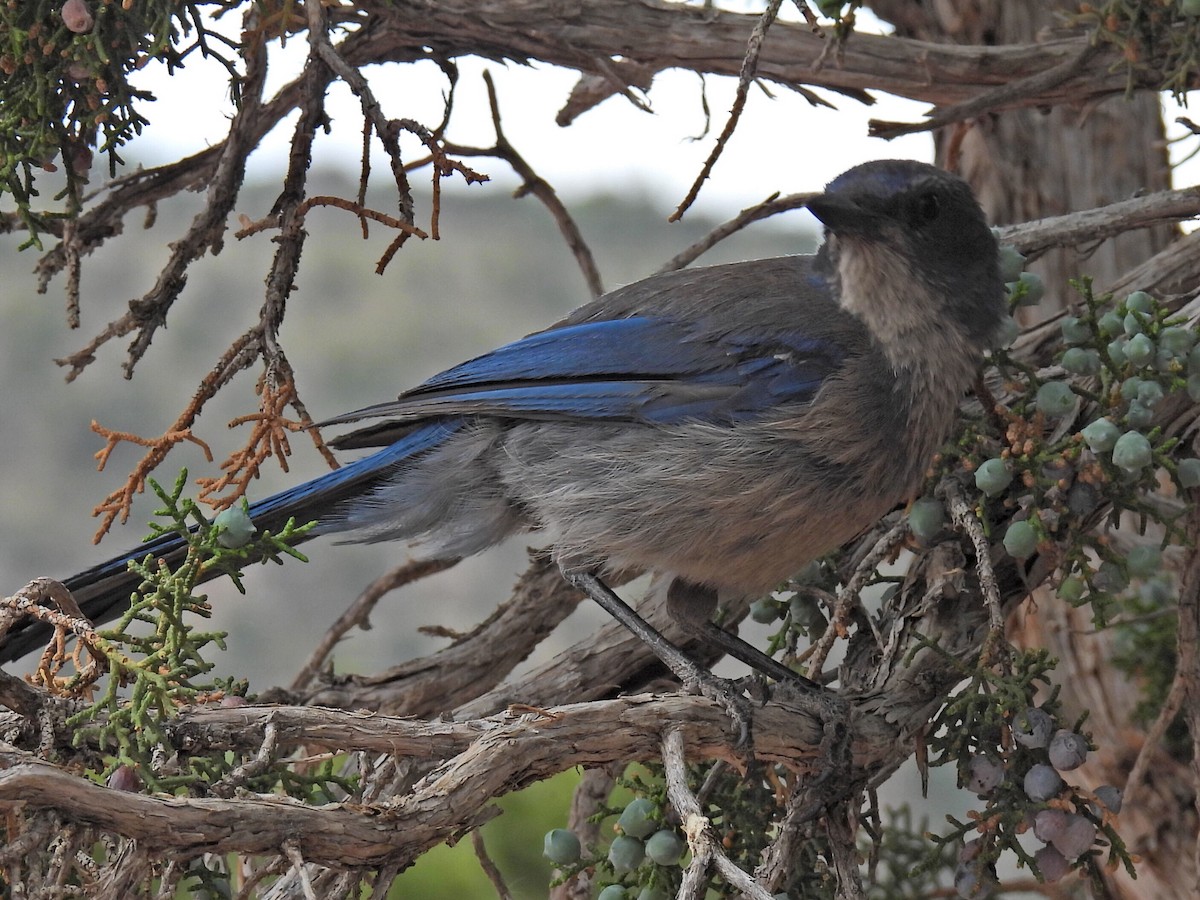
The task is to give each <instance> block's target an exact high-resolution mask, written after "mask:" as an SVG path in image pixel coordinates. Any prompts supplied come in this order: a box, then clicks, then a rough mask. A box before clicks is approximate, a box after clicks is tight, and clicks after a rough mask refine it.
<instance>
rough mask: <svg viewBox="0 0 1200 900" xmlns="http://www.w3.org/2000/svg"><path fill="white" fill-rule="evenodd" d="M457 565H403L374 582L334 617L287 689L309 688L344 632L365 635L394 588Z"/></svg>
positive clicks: (423, 562) (450, 562)
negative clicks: (357, 631)
mask: <svg viewBox="0 0 1200 900" xmlns="http://www.w3.org/2000/svg"><path fill="white" fill-rule="evenodd" d="M457 564H458V560H457V559H430V560H418V561H415V562H406V563H402V564H401V565H398V566H396V567H395V568H393V569H392V570H391V571H389V572H386V573H385V574H383V575H381V576H380V577H379V578H376V579H375V580H374V581H372V582H371V583H370V584H369V585H367V587H366V588H365V589H364V590H363V592H362V593H361V594H359V595H358V596H357V597H356V598H355V599H354V602H353V603H351V604H350V605H349V606H348V607H346V609H345V610H344V611H343V612H342V614H341V615H340V616H338V617H337V620H336V621H334V623H333V624H332V625H330V626H329V629H328V630H327V631H326V632H325V634H324V635H322V637H321V640H320V642H319V643H318V644H317V646H316V648H315V649H314V650H313V652H312V654H311V655H310V656H309V658H308V661H307V662H305V664H304V666H303V667H302V668H301V669H300V671H299V672H297V673H296V677H295V678H293V679H292V684H291V688H290V689H291V690H293V691H302V690H304V689H305V688H307V687H309V686H310V685H311V684H312V681H313V679H314V678H315V677H316V674H317V670H319V669H320V668H321V666H322V665H323V664H324V663H325V660H326V658H327V657H328V656H329V654H330V653H332V652H333V648H334V647H336V646H337V643H338V641H340V640H341V639H342V638H343V637H345V636H346V632H348V631H349V630H350V629H351V628H355V627H358V628H362V629H363V630H364V631H365V630H367V629H369V628H370V627H371V623H370V621H369V618H370V615H371V612H372V611H373V610H374V609H375V605H376V604H377V603H378V602H379V601H380V600H381V599H382V598H383V596H384V595H385V594H388V593H390V592H391V591H394V590H396V589H397V588H401V587H404V586H405V585H406V584H412V583H413V582H414V581H419V580H421V579H422V578H428V577H429V576H430V575H436V574H437V573H438V572H444V571H445V570H446V569H449V568H451V567H453V566H455V565H457Z"/></svg>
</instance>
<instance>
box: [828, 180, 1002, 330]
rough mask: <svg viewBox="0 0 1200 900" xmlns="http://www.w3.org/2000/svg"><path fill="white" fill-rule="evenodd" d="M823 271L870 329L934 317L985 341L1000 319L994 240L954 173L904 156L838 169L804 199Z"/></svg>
mask: <svg viewBox="0 0 1200 900" xmlns="http://www.w3.org/2000/svg"><path fill="white" fill-rule="evenodd" d="M808 208H809V209H810V210H811V211H812V213H813V215H815V216H816V217H817V218H818V219H820V220H821V222H822V223H824V225H825V245H824V246H823V247H822V248H821V253H820V256H821V262H820V266H821V269H822V272H823V274H825V275H826V277H827V278H830V279H831V280H832V281H833V282H834V283H835V285H836V288H837V291H838V294H839V297H840V298H841V301H842V304H843V305H844V306H845V307H846V308H847V309H849V310H850V311H851V312H854V313H856V314H857V315H859V316H861V317H862V318H864V319H865V320H866V321H867V323H868V325H869V326H871V328H872V331H874V332H875V333H876V334H877V335H878V334H881V333H887V332H889V331H892V330H893V329H899V330H900V331H912V330H925V329H924V328H923V327H921V325H922V322H924V323H925V325H927V326H928V325H931V324H933V323H934V322H935V321H937V320H940V321H941V323H942V324H943V327H944V325H946V324H952V325H956V326H957V328H958V330H959V331H960V333H961V334H962V335H963V337H965V338H966V339H967V340H968V341H969V342H971V343H972V344H975V345H976V346H978V347H984V346H986V345H987V343H988V340H989V338H990V337H991V336H992V335H993V334H994V332H995V330H996V328H997V326H998V325H999V323H1000V320H1001V318H1002V317H1003V315H1004V285H1003V283H1002V282H1001V280H1000V270H999V262H998V259H997V245H996V239H995V236H994V235H993V234H992V232H991V229H990V228H988V225H987V221H986V220H985V219H984V215H983V211H982V210H981V209H980V208H979V203H978V202H977V201H976V199H975V196H974V195H973V194H972V193H971V189H970V187H968V186H967V184H966V182H964V181H963V180H962V179H961V178H958V177H957V176H955V175H952V174H950V173H949V172H945V171H943V170H941V169H937V168H935V167H933V166H929V165H926V164H924V163H919V162H913V161H911V160H894V159H892V160H880V161H876V162H869V163H864V164H862V165H860V166H855V167H854V168H853V169H850V170H848V171H847V172H844V173H843V174H841V175H839V176H838V177H837V178H835V179H834V180H833V181H831V182H830V183H829V184H828V185H827V186H826V188H825V192H824V193H823V194H819V195H817V196H816V197H814V198H813V199H812V200H810V201H809V202H808Z"/></svg>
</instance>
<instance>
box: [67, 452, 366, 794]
mask: <svg viewBox="0 0 1200 900" xmlns="http://www.w3.org/2000/svg"><path fill="white" fill-rule="evenodd" d="M186 483H187V472H186V471H184V472H182V473H181V474H180V476H179V478H178V479H177V481H176V483H175V486H174V489H173V490H171V491H169V492H168V491H167V490H165V489H164V488H162V487H161V486H160V485H159V484H157V483H156V482H154V481H153V480H151V481H150V484H151V487H152V488H153V490H154V492H155V493H156V494H157V495H158V497H159V499H160V500H161V501H162V503H163V506H162V508H161V509H159V510H157V511H156V515H159V516H162V517H164V518H165V520H166V524H165V525H159V524H154V525H152V528H153V533H152V535H151V537H152V538H154V537H158V536H160V535H162V534H169V533H172V532H174V533H178V534H181V535H183V536H185V538H186V539H187V542H188V550H187V557H186V558H185V560H184V562H183V563H182V564H181V565H180V566H178V567H177V568H176V569H175V570H174V571H172V570H171V569H170V568H169V567H168V566H167V565H166V564H165V563H164V562H163V561H161V560H155V559H154V558H153V556H152V555H149V554H147V556H146V557H145V558H143V559H141V560H135V561H132V562H130V567H131V568H132V569H133V570H134V571H136V572H137V573H138V574H139V575H141V576H142V578H143V579H144V582H143V584H142V587H141V589H140V590H139V591H138V592H137V593H135V594H134V595H133V596H132V598H131V603H130V607H129V609H128V610H127V611H126V612H125V614H124V615H123V616H122V617H121V618H120V619H119V620H118V621H117V622H116V624H115V625H114V626H113V627H112V628H109V629H105V630H102V631H100V632H98V634H99V639H98V640H97V641H96V642H95V644H94V646H93V651H94V653H95V654H96V655H98V656H99V658H100V660H101V666H100V669H101V670H102V671H104V672H107V679H106V681H105V683H104V686H103V689H102V690H101V691H100V694H99V696H98V697H97V699H95V701H94V702H92V703H91V704H89V705H88V706H86V707H85V708H83V709H82V710H80V711H79V712H78V713H76V714H75V715H74V716H73V717H72V719H71V720H70V722H69V724H70V725H73V726H76V728H77V730H76V733H75V734H76V743H77V744H82V743H84V742H92V741H95V742H96V743H97V744H98V745H99V746H100V747H102V748H106V749H107V750H109V751H111V754H110V755H109V756H108V757H107V758H106V760H105V763H104V767H103V771H102V772H101V773H100V774H101V777H110V776H112V775H113V774H114V773H115V772H117V771H118V770H119V769H121V768H122V767H128V768H129V769H130V770H132V772H133V773H134V774H136V776H137V778H138V779H139V780H140V781H141V782H143V783H144V784H146V785H147V786H148V787H149V788H151V789H152V790H155V791H166V792H172V791H176V790H181V789H182V790H187V791H191V792H193V793H203V792H204V786H205V785H206V784H211V783H212V782H214V781H216V780H218V779H219V778H221V777H222V776H224V775H225V774H227V773H228V772H229V771H231V770H232V769H233V768H234V767H235V766H236V765H239V764H240V763H241V760H240V759H236V758H234V757H233V756H232V755H231V754H225V753H216V754H212V755H207V756H204V755H198V756H193V757H189V758H187V759H185V760H180V761H179V765H177V766H175V767H174V768H173V770H172V771H171V772H170V774H165V773H163V772H161V771H160V767H159V766H157V765H155V762H154V760H155V755H156V753H159V752H160V751H161V750H162V748H163V746H164V743H165V729H166V728H168V727H169V723H170V721H171V719H172V718H173V717H174V716H175V715H176V714H177V713H178V711H179V710H180V709H182V708H184V707H187V706H191V705H194V704H196V703H199V702H205V701H208V700H211V699H214V698H219V697H222V696H242V695H245V693H246V691H247V685H246V683H245V682H237V681H235V680H234V679H232V678H216V677H212V676H211V672H212V670H213V668H214V664H213V663H212V662H210V661H209V660H208V659H207V658H206V655H207V654H208V653H209V652H210V650H211V649H212V648H213V647H215V648H217V649H222V650H223V649H224V648H225V643H224V639H225V633H224V632H220V631H206V630H201V629H199V628H197V627H196V626H197V622H196V620H197V618H199V619H205V618H207V617H208V616H209V612H210V611H209V607H208V604H207V602H206V601H205V598H204V597H203V596H200V595H197V594H196V593H195V589H196V587H197V585H198V584H199V583H200V580H201V577H202V576H208V575H210V574H211V573H212V572H213V571H214V570H215V571H219V572H223V573H226V574H228V575H229V576H230V578H231V579H232V580H233V583H234V584H235V585H236V586H237V587H238V589H239V590H241V589H242V586H241V581H240V576H239V573H240V570H241V569H242V568H243V567H244V566H245V565H246V564H247V563H249V562H252V561H255V560H258V559H262V560H264V561H265V560H272V561H275V562H280V561H281V558H282V556H283V555H288V556H292V557H295V558H297V559H300V560H302V561H303V560H305V557H304V556H303V555H301V554H300V553H299V552H298V551H297V550H295V549H294V548H293V547H292V546H291V543H292V542H293V541H294V540H295V538H296V537H298V536H299V535H301V534H303V533H304V532H306V531H308V530H309V529H310V528H311V527H312V523H309V524H305V525H299V526H297V525H296V524H295V523H294V522H291V521H289V522H288V523H287V524H286V525H285V526H284V528H283V529H282V530H281V531H280V533H279V534H271V533H269V532H260V533H257V534H254V535H253V537H252V538H250V537H248V536H247V535H245V534H238V539H237V540H235V541H230V540H229V537H228V535H229V534H230V533H231V531H232V530H233V529H231V520H236V519H237V518H238V516H237V515H234V516H230V515H228V513H229V511H226V513H222V514H221V516H218V517H217V520H215V521H210V520H209V519H208V518H207V517H206V516H205V515H204V513H203V512H202V511H201V510H200V508H199V507H198V506H197V505H196V504H195V502H194V501H192V500H190V499H188V498H185V497H183V496H182V494H183V489H184V486H185V485H186ZM245 511H246V506H245V501H244V500H243V508H242V509H241V510H235V511H234V512H235V513H238V514H239V515H240V516H241V517H242V518H245V519H246V521H248V517H246V515H245ZM230 543H234V544H236V546H227V545H228V544H230ZM93 678H94V676H93ZM87 679H88V675H87V674H86V673H79V674H77V675H76V676H74V678H72V679H67V680H65V681H63V682H62V683H61V685H60V686H59V688H60V690H61V692H62V693H64V694H67V695H89V694H91V693H92V691H93V690H94V687H95V685H94V681H88V680H87ZM332 773H333V770H332V768H331V767H330V766H326V767H324V768H323V769H322V770H320V771H319V772H317V773H312V774H305V775H298V774H296V773H294V772H290V771H288V770H287V769H286V768H284V767H278V768H273V769H272V770H271V771H270V772H269V774H264V775H263V776H262V777H260V778H259V779H257V787H258V789H260V790H270V789H272V788H273V787H274V786H275V785H280V786H282V787H283V788H284V789H285V790H287V791H288V792H289V793H292V794H293V795H296V796H301V797H304V798H312V799H314V800H321V801H324V800H328V799H331V797H332V795H331V794H330V790H329V788H328V785H329V783H330V782H331V781H337V782H339V783H340V780H339V779H337V778H336V777H335V776H334V775H333V774H332ZM344 786H345V785H343V787H344Z"/></svg>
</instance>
